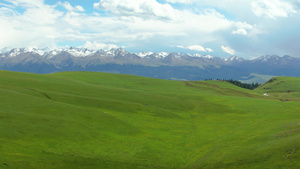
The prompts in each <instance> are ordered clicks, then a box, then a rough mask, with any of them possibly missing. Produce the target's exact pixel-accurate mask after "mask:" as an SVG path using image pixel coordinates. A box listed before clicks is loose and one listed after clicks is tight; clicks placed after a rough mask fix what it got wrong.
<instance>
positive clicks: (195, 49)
mask: <svg viewBox="0 0 300 169" xmlns="http://www.w3.org/2000/svg"><path fill="white" fill-rule="evenodd" d="M187 48H188V49H190V50H194V51H199V52H206V49H205V48H204V47H203V46H200V45H191V46H188V47H187Z"/></svg>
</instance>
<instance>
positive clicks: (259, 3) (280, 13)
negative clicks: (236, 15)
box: [251, 0, 297, 19]
mask: <svg viewBox="0 0 300 169" xmlns="http://www.w3.org/2000/svg"><path fill="white" fill-rule="evenodd" d="M251 7H252V11H253V13H254V14H255V15H256V16H265V17H267V18H271V19H276V17H287V16H288V15H290V14H293V13H297V11H296V10H295V9H294V7H293V5H292V4H290V1H282V0H253V1H252V3H251Z"/></svg>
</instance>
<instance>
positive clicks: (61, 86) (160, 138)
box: [0, 71, 300, 169]
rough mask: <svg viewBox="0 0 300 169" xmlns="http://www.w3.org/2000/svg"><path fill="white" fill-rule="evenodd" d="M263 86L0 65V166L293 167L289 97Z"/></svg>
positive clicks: (294, 107) (296, 116) (295, 152)
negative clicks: (40, 70) (0, 67)
mask: <svg viewBox="0 0 300 169" xmlns="http://www.w3.org/2000/svg"><path fill="white" fill-rule="evenodd" d="M279 78H285V77H279ZM279 78H278V79H279ZM287 79H288V80H287ZM281 81H282V80H281ZM285 81H288V82H289V85H287V86H285V87H278V88H285V89H287V90H293V91H294V90H298V87H299V85H297V81H299V78H286V80H285ZM270 84H271V83H270ZM281 84H285V83H281ZM281 84H278V85H277V86H280V85H281ZM298 84H299V83H298ZM265 85H268V84H265ZM264 88H270V87H266V86H265V87H264V86H262V87H261V88H258V89H256V90H254V91H251V90H246V89H242V88H239V87H237V86H234V85H232V84H230V83H228V82H221V81H196V82H190V81H168V80H160V79H151V78H144V77H138V76H130V75H117V74H108V73H93V72H62V73H54V74H48V75H38V74H28V73H17V72H7V71H0V107H1V108H0V128H1V130H0V143H1V144H0V168H22V169H23V168H114V169H115V168H299V167H300V163H299V161H300V160H299V159H300V153H299V152H300V151H299V149H300V142H299V140H300V106H299V104H300V103H299V101H297V99H299V95H297V94H295V95H292V96H291V97H292V98H293V99H290V100H289V101H286V102H283V101H280V100H278V99H277V98H276V96H270V97H266V96H263V94H264V93H265V92H266V91H265V90H269V89H264ZM289 88H290V89H289ZM272 89H273V90H274V91H275V90H276V92H277V93H278V91H279V89H278V90H277V89H275V87H272ZM276 92H274V93H276ZM268 93H272V92H271V91H268ZM290 93H291V92H290ZM296 93H297V92H296ZM274 98H275V99H274Z"/></svg>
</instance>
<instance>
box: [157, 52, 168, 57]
mask: <svg viewBox="0 0 300 169" xmlns="http://www.w3.org/2000/svg"><path fill="white" fill-rule="evenodd" d="M168 55H169V54H168V53H166V52H159V53H155V57H156V58H165V57H167V56H168Z"/></svg>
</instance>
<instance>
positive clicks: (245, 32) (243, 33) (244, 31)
mask: <svg viewBox="0 0 300 169" xmlns="http://www.w3.org/2000/svg"><path fill="white" fill-rule="evenodd" d="M232 34H239V35H247V34H248V33H247V31H246V30H245V29H238V30H235V31H232Z"/></svg>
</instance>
